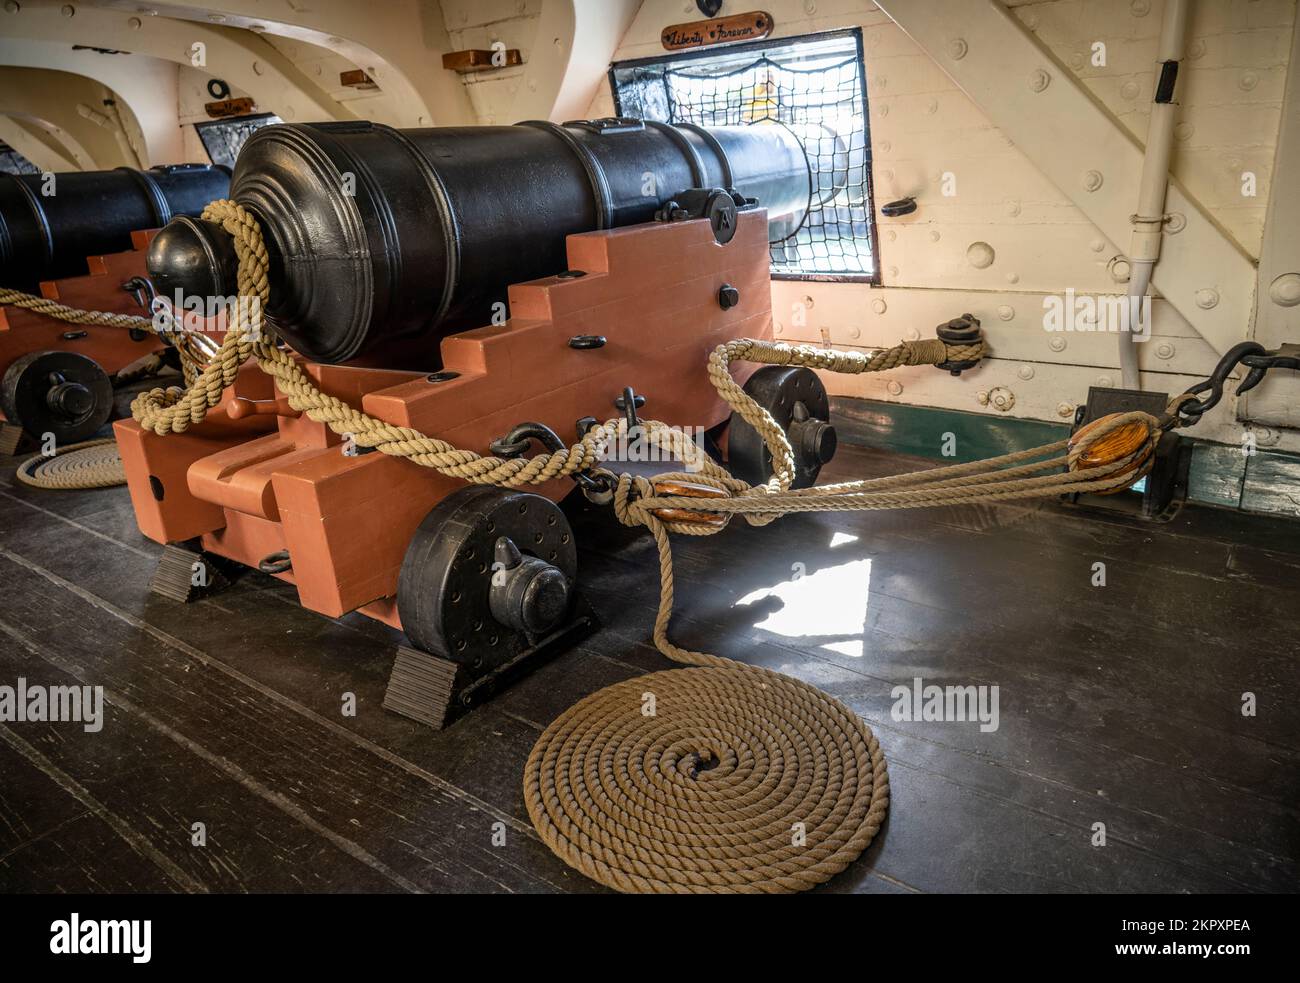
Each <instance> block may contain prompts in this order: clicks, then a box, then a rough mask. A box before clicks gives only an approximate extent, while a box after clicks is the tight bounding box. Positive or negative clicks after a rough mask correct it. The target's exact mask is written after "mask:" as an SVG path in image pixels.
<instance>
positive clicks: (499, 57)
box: [442, 48, 524, 75]
mask: <svg viewBox="0 0 1300 983" xmlns="http://www.w3.org/2000/svg"><path fill="white" fill-rule="evenodd" d="M523 63H524V60H523V58H522V57H521V56H520V54H519V49H518V48H498V49H495V50H488V49H486V48H468V49H466V50H465V51H449V52H447V53H446V54H445V55H443V56H442V67H443V68H446V69H450V70H451V71H453V72H460V73H461V74H462V75H463V74H465V73H466V72H483V71H490V70H491V69H493V68H514V67H515V66H516V65H522V64H523Z"/></svg>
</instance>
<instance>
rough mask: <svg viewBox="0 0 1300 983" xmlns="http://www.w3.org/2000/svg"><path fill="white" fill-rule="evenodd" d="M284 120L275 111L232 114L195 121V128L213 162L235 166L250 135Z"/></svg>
mask: <svg viewBox="0 0 1300 983" xmlns="http://www.w3.org/2000/svg"><path fill="white" fill-rule="evenodd" d="M283 122H284V120H282V119H280V117H279V116H276V115H274V114H273V113H262V114H261V115H259V116H232V117H230V118H229V119H217V120H212V121H210V122H203V123H195V124H194V129H195V130H197V131H198V134H199V139H200V140H202V141H203V149H204V150H206V151H207V152H208V158H209V159H210V160H211V161H212V163H214V164H224V165H225V166H226V167H230V168H233V167H234V166H235V160H236V159H237V158H238V157H239V151H240V150H242V149H243V146H244V143H245V141H246V140H248V138H249V137H251V136H252V135H253V134H254V133H255V132H257V131H258V130H260V129H261V128H262V127H264V126H271V125H272V124H274V123H283Z"/></svg>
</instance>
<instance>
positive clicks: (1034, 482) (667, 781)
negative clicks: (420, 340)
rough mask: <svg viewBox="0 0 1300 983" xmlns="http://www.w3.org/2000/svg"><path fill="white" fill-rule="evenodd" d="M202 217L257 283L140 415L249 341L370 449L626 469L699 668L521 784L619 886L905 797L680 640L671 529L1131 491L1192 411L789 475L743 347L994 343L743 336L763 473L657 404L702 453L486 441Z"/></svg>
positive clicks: (795, 844)
mask: <svg viewBox="0 0 1300 983" xmlns="http://www.w3.org/2000/svg"><path fill="white" fill-rule="evenodd" d="M203 218H204V219H207V220H209V221H213V222H218V223H220V224H221V225H222V227H223V228H224V229H225V230H226V231H227V232H228V233H229V234H230V235H231V236H232V237H233V239H234V245H235V251H236V254H237V256H238V260H239V265H238V289H239V295H240V297H241V299H242V300H244V301H246V302H245V303H240V304H238V305H237V307H236V312H235V315H234V323H233V325H230V326H229V327H228V330H227V334H226V338H225V340H224V342H223V343H222V345H221V347H220V349H219V350H218V351H217V352H216V354H215V355H214V356H213V357H212V358H211V359H210V360H209V361H208V363H207V364H206V365H205V366H202V367H201V368H200V367H198V366H197V365H195V366H192V372H190V373H188V375H192V377H193V379H192V382H191V384H190V385H189V386H188V387H186V388H184V389H181V388H179V387H172V388H168V389H162V388H156V389H153V390H151V391H149V392H145V393H142V394H140V395H139V396H138V397H137V398H136V400H135V402H134V403H132V407H131V408H132V413H133V415H134V417H135V419H136V420H137V421H138V422H139V423H140V425H141V426H142V427H144V428H146V429H149V430H152V431H154V432H155V433H157V434H160V435H165V434H169V433H178V432H183V431H184V430H186V429H187V428H189V427H190V426H192V425H194V424H197V423H199V422H201V421H202V420H203V418H204V416H205V415H206V413H207V412H208V410H209V409H211V408H213V407H215V406H216V405H217V404H218V403H219V402H220V401H221V396H222V391H223V390H224V389H225V388H226V387H227V386H229V385H231V384H232V383H233V382H234V381H235V377H236V375H237V374H238V372H239V368H240V366H241V365H242V364H243V363H244V362H245V361H246V360H247V359H248V358H250V357H252V358H255V359H256V360H257V364H258V365H259V366H260V368H261V369H262V370H263V371H264V372H266V373H268V374H269V375H271V376H272V377H273V378H274V380H275V384H276V386H277V388H278V389H279V390H280V392H281V393H283V394H284V395H285V396H286V397H288V401H289V405H290V406H291V407H292V408H293V409H294V410H296V411H299V412H301V413H305V414H306V415H307V416H308V417H309V418H310V419H312V420H314V421H316V422H318V423H324V424H326V425H327V426H329V427H330V429H332V430H333V431H334V432H335V433H338V434H349V435H351V437H352V439H353V440H354V441H355V443H356V444H358V445H360V446H362V447H372V448H375V449H376V450H378V451H381V452H382V453H385V454H389V455H392V456H395V457H402V458H406V459H407V460H410V461H412V462H414V463H416V464H419V465H421V466H423V467H429V468H434V469H436V470H437V471H439V472H441V473H442V474H445V475H448V476H450V477H454V478H460V479H462V480H464V481H468V482H472V483H475V484H488V485H499V486H506V487H518V486H523V485H537V484H543V483H545V482H547V481H551V480H553V479H555V478H558V477H562V476H572V475H579V474H595V475H599V476H602V477H604V478H606V479H607V480H608V481H609V483H610V484H611V485H612V488H613V491H612V495H611V504H612V507H613V510H614V514H615V516H616V517H617V518H618V520H619V521H620V522H621V523H623V524H624V525H628V526H645V527H646V528H647V529H648V530H649V531H650V534H651V535H652V536H653V537H654V540H655V545H656V547H657V549H658V554H659V575H660V589H659V608H658V613H657V615H656V618H655V624H654V633H653V637H654V643H655V646H656V647H657V648H658V649H659V651H660V652H662V653H663V654H664V655H665V656H667V657H668V658H669V659H670V660H672V661H673V662H675V663H678V664H680V665H683V666H688V667H690V668H685V669H673V670H667V671H663V672H656V673H651V674H649V675H646V676H642V677H638V678H635V679H631V680H627V681H625V682H623V683H619V684H616V685H614V686H610V687H608V688H606V689H603V690H600V691H599V692H597V693H594V694H592V695H591V696H588V697H587V698H586V699H584V700H582V701H580V702H579V703H577V704H575V705H574V706H573V707H570V708H569V710H567V711H566V712H565V713H564V714H562V715H561V716H560V717H559V718H558V719H557V720H555V721H554V722H553V723H552V724H551V725H550V726H549V727H548V728H546V730H545V732H544V733H543V734H542V736H541V738H540V739H539V740H538V741H537V744H536V746H535V747H534V748H533V750H532V753H531V754H530V755H529V758H528V762H527V765H526V766H525V771H524V800H525V803H526V805H527V808H528V813H529V816H530V817H531V818H532V821H533V824H534V826H535V827H536V828H537V830H538V832H539V833H540V834H541V837H542V839H543V840H544V841H545V842H546V843H547V845H548V846H550V848H551V849H552V850H553V851H554V852H555V853H556V854H557V855H559V856H560V857H561V858H562V859H563V860H564V862H565V863H567V864H568V865H569V866H571V867H573V868H575V869H576V870H579V871H581V872H582V873H584V874H586V875H587V876H588V877H591V878H593V879H595V880H597V881H599V882H600V883H602V884H605V885H608V886H610V887H613V888H616V889H618V890H621V891H635V892H656V893H670V892H671V893H676V892H720V891H743V892H751V893H782V892H792V891H801V890H806V889H808V888H810V887H813V886H815V885H817V884H820V883H823V882H824V881H826V880H828V879H830V878H831V877H833V876H834V875H835V874H837V873H839V872H840V871H842V870H844V868H845V867H847V866H848V865H849V864H850V863H851V862H852V861H853V860H854V859H856V858H857V857H858V856H859V855H860V854H861V853H862V851H863V850H865V849H866V848H867V846H868V844H869V843H870V842H871V840H872V838H873V837H874V836H875V834H876V832H877V831H878V830H879V829H880V826H881V823H882V822H883V821H884V818H885V814H886V811H887V809H888V805H889V777H888V771H887V768H886V764H885V759H884V755H883V753H882V752H881V750H880V745H879V743H878V742H877V740H876V738H875V736H874V735H873V734H872V732H871V729H870V728H869V727H868V726H867V725H866V724H865V723H864V722H863V721H862V720H861V719H860V718H859V717H858V716H857V714H855V713H854V712H853V711H852V710H850V709H849V708H848V707H846V706H845V705H844V704H843V703H841V702H840V701H838V700H836V699H835V698H833V697H831V696H829V695H827V694H826V693H823V692H821V691H820V690H818V689H815V688H814V687H812V686H809V685H807V684H805V683H803V682H800V681H798V680H795V679H792V678H790V677H788V676H785V675H782V674H780V673H777V672H773V671H771V670H768V669H764V668H760V667H756V666H750V665H747V664H745V663H741V662H736V661H734V660H731V659H727V658H723V657H721V656H717V655H712V654H709V653H705V652H699V651H694V650H691V649H686V648H682V647H680V646H678V645H676V644H675V643H674V642H672V641H671V640H670V639H669V637H668V626H669V621H670V620H671V617H672V610H673V597H674V582H673V561H672V547H671V543H670V541H669V534H670V533H681V534H685V535H712V534H714V533H717V532H719V531H720V530H721V529H722V528H724V527H725V526H726V525H727V523H728V521H729V520H730V517H731V516H733V515H740V516H743V517H744V519H745V520H746V521H747V522H749V523H750V524H751V525H764V524H766V523H769V522H771V521H773V520H774V519H776V518H777V517H778V516H781V515H785V514H788V513H791V512H811V511H828V510H835V511H843V510H863V509H899V508H925V507H933V506H940V505H956V504H963V503H970V502H996V501H1007V500H1011V499H1021V498H1031V497H1042V496H1056V495H1062V494H1067V493H1071V492H1087V491H1102V490H1111V489H1116V488H1120V487H1125V486H1126V485H1127V484H1131V483H1132V482H1133V481H1135V480H1137V478H1138V477H1140V476H1141V474H1143V473H1145V472H1144V468H1145V467H1146V466H1148V464H1149V460H1150V457H1151V455H1152V453H1153V450H1154V446H1155V442H1156V441H1157V440H1158V439H1159V437H1160V434H1161V432H1162V430H1163V429H1164V428H1166V427H1168V426H1171V425H1175V424H1176V421H1175V420H1173V419H1172V418H1169V417H1167V418H1166V419H1165V420H1163V421H1162V420H1158V419H1157V418H1155V417H1153V416H1151V415H1149V414H1146V413H1125V414H1122V415H1117V416H1115V417H1111V418H1106V419H1104V420H1102V421H1098V423H1096V424H1094V425H1093V426H1092V428H1091V429H1090V431H1089V432H1088V433H1087V434H1086V435H1085V434H1084V433H1082V432H1081V433H1080V434H1076V437H1075V441H1076V442H1074V443H1071V442H1068V441H1058V442H1056V443H1053V444H1047V445H1044V446H1042V447H1036V448H1032V449H1030V450H1025V451H1019V452H1016V453H1013V454H1006V455H1002V456H1001V457H996V458H992V459H989V460H984V461H976V462H971V463H968V464H957V465H952V466H949V467H943V468H937V469H934V470H930V471H921V472H916V473H913V474H901V475H893V476H889V477H884V478H872V479H866V480H861V481H850V482H843V483H840V484H833V485H823V486H818V487H812V488H804V489H791V488H790V485H791V483H792V482H793V480H794V476H795V462H794V453H793V450H792V448H791V446H790V442H789V440H788V439H787V437H786V435H785V432H784V431H783V430H782V429H781V427H780V426H779V425H778V424H777V423H776V422H775V420H773V419H772V417H771V416H770V415H769V414H768V413H767V412H766V411H765V410H764V409H763V408H762V407H761V406H759V405H758V403H756V402H755V401H754V400H753V399H751V398H750V397H749V395H748V394H747V393H745V391H744V390H743V389H742V388H741V387H740V386H739V385H737V384H736V382H735V380H734V379H732V377H731V374H730V371H729V368H730V365H731V364H732V363H733V362H738V361H751V362H761V363H765V364H769V365H802V366H808V367H809V368H814V369H824V370H827V371H831V372H841V373H851V374H856V373H862V372H876V371H883V370H886V369H890V368H894V367H896V366H900V365H926V364H938V363H940V362H943V361H948V360H951V361H968V360H971V361H973V360H977V359H979V358H980V357H982V356H983V355H984V346H983V343H982V342H979V343H976V344H974V345H953V344H947V343H945V342H943V341H942V340H937V339H936V340H930V341H921V342H910V343H909V342H904V343H902V344H900V345H898V346H896V347H894V348H890V349H886V350H883V351H878V352H874V353H870V354H865V353H859V352H838V351H829V350H825V349H819V348H814V347H811V346H805V345H788V344H780V343H773V342H766V341H759V340H754V339H739V340H735V341H730V342H727V343H725V344H723V345H720V346H719V347H718V348H717V349H716V350H715V351H714V352H713V354H712V355H711V356H710V358H709V363H708V375H709V381H710V382H711V383H712V384H713V386H714V387H715V388H716V389H717V391H718V393H719V395H720V396H721V397H722V399H723V400H724V401H725V402H726V403H727V404H728V405H729V406H731V408H732V409H733V410H734V411H735V412H736V413H737V414H739V415H740V416H741V417H742V418H743V419H745V420H746V421H747V422H748V423H750V425H752V426H753V427H754V428H755V429H756V430H757V431H758V433H759V434H760V435H761V436H762V438H763V441H764V443H765V445H766V447H767V448H768V450H769V452H770V453H771V456H772V465H773V471H774V475H773V477H772V478H771V480H769V481H768V482H767V483H766V484H763V485H754V486H751V485H749V484H747V483H746V482H743V481H740V480H738V479H736V478H733V477H732V476H731V475H730V474H729V473H728V472H727V471H726V470H725V469H723V468H722V467H721V466H720V465H718V464H717V463H716V462H714V461H713V460H712V459H710V458H709V457H708V456H707V455H706V454H705V453H704V452H703V451H702V450H701V449H700V448H699V447H698V446H697V445H696V444H695V443H694V442H693V441H691V440H690V439H688V438H687V437H686V436H685V435H684V434H683V433H682V432H681V431H679V430H676V429H674V428H672V427H669V426H668V425H666V424H663V423H661V422H658V421H653V420H646V421H640V422H639V423H638V424H637V426H638V427H639V428H640V429H641V431H642V433H641V435H640V436H642V437H643V439H644V440H646V441H647V442H649V443H651V444H654V445H656V446H658V447H660V448H662V449H664V450H667V451H669V452H670V453H672V454H674V455H675V456H677V457H678V458H680V459H681V460H683V461H684V462H685V463H686V466H687V469H688V470H686V471H683V472H674V473H670V474H662V475H658V476H656V477H654V478H653V479H651V478H646V477H643V476H635V475H630V474H619V475H615V474H613V473H612V472H610V471H608V470H606V469H604V468H602V467H601V466H600V464H601V461H602V460H603V459H604V454H605V451H606V449H607V448H608V447H609V446H610V444H611V442H613V441H616V440H627V439H629V438H630V437H634V436H637V435H635V434H631V433H629V427H628V422H627V420H625V419H614V420H609V421H606V422H605V423H603V424H600V425H597V426H595V427H593V428H591V429H590V430H589V431H588V432H587V433H586V435H585V436H584V437H583V439H582V440H581V441H579V442H578V443H576V444H573V445H572V446H570V447H568V448H564V449H561V450H556V451H554V452H550V453H544V454H539V455H537V456H535V457H531V458H526V459H525V458H512V459H502V458H497V457H485V456H482V455H480V454H477V453H475V452H473V451H469V450H464V449H462V448H458V447H456V446H454V445H452V444H449V443H448V442H446V441H444V440H439V439H438V438H436V437H431V436H428V435H427V434H423V433H421V432H419V431H418V430H413V429H411V428H409V427H400V426H395V425H393V424H389V423H385V422H384V421H382V420H377V419H375V418H374V417H371V416H368V415H367V414H365V413H362V412H361V411H359V410H357V409H355V408H354V407H352V406H349V405H348V404H347V403H344V402H343V401H342V400H339V399H336V398H335V397H333V396H329V395H327V394H325V393H322V392H321V391H320V390H319V389H317V388H316V386H315V385H314V384H313V383H312V381H311V380H310V379H309V378H308V377H307V375H306V374H305V373H304V372H303V370H302V368H301V367H300V366H299V363H298V362H297V360H296V359H295V358H294V356H293V355H292V354H291V353H290V352H288V351H286V350H285V349H283V348H281V347H279V345H278V343H277V341H276V339H275V337H274V336H273V335H272V334H271V333H270V331H269V328H268V326H267V325H266V324H265V323H264V322H263V319H262V311H263V310H264V309H265V306H266V303H267V300H268V296H269V287H268V283H267V269H268V265H269V264H268V261H267V253H266V248H265V245H264V243H263V240H262V235H261V231H260V229H259V228H258V224H257V222H256V220H255V219H254V218H253V216H252V215H251V214H249V213H248V212H247V211H245V210H244V209H243V208H242V207H241V206H239V205H237V204H235V203H234V202H231V201H215V202H212V203H211V204H209V205H208V207H207V208H206V209H205V210H204V213H203ZM0 302H6V301H3V299H2V298H0ZM54 316H56V317H57V316H60V315H59V314H55V315H54ZM140 320H143V319H140ZM1062 469H1065V470H1062ZM649 707H653V710H652V711H651V710H649V709H648V708H649Z"/></svg>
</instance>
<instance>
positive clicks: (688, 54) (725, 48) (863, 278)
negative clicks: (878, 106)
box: [606, 27, 884, 287]
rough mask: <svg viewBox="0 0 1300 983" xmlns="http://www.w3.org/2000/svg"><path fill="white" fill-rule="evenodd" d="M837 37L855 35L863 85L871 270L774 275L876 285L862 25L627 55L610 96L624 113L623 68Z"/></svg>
mask: <svg viewBox="0 0 1300 983" xmlns="http://www.w3.org/2000/svg"><path fill="white" fill-rule="evenodd" d="M836 38H852V39H853V41H854V46H855V48H856V54H857V58H858V84H859V86H860V88H861V90H862V91H861V95H862V128H863V134H862V135H863V144H864V149H865V151H866V162H865V166H864V169H865V172H866V173H865V179H866V186H867V202H868V204H869V205H870V207H869V208H867V210H866V211H867V229H868V232H867V234H868V236H869V237H870V241H871V258H872V272H871V273H792V272H789V271H785V270H782V271H780V272H776V271H773V272H772V274H771V276H772V279H773V280H791V281H795V282H799V281H803V282H811V283H868V284H871V285H872V286H873V287H878V286H880V285H881V281H880V271H881V268H882V267H883V265H884V264H883V263H882V262H881V258H880V236H879V232H878V225H877V223H876V188H875V175H874V171H875V166H874V159H875V155H874V153H873V150H872V145H871V104H870V102H869V101H868V96H867V61H866V54H865V51H864V49H863V46H862V28H861V27H844V28H837V29H835V30H832V31H815V32H813V33H811V34H795V35H791V36H789V37H776V38H772V37H768V38H763V39H762V40H759V41H742V42H740V43H737V44H722V45H713V46H710V47H704V48H692V49H690V50H689V51H666V52H664V53H663V54H662V55H649V56H646V57H644V58H628V59H625V60H623V61H615V62H611V63H610V66H609V70H608V72H607V73H606V77H607V78H608V80H609V91H610V95H611V96H612V98H613V100H614V115H615V116H622V115H623V105H622V99H620V98H619V91H618V82H617V80H616V79H615V74H614V73H615V72H616V71H617V70H619V69H624V68H645V67H648V66H652V65H665V64H673V65H680V64H685V63H687V62H692V61H703V60H705V59H708V58H716V57H718V56H719V55H730V54H735V53H738V52H742V53H743V52H746V51H754V52H762V51H765V50H769V49H772V48H774V47H777V46H783V47H784V46H789V45H791V44H795V43H797V42H800V41H812V40H816V41H827V40H833V39H836Z"/></svg>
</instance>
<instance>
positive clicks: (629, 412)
mask: <svg viewBox="0 0 1300 983" xmlns="http://www.w3.org/2000/svg"><path fill="white" fill-rule="evenodd" d="M644 405H645V397H644V396H638V395H637V394H636V393H634V392H633V391H632V387H631V386H626V387H625V388H624V389H623V395H621V396H619V397H618V398H617V399H615V400H614V408H615V409H618V410H622V411H623V414H624V416H625V417H626V419H627V430H628V433H629V434H630V433H631V432H632V430H633V429H634V428H636V427H639V426H641V421H640V420H639V419H637V415H636V411H637V410H638V409H639V408H640V407H642V406H644Z"/></svg>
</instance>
